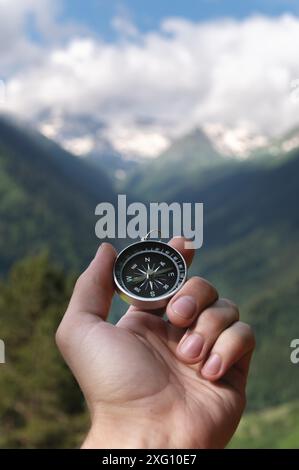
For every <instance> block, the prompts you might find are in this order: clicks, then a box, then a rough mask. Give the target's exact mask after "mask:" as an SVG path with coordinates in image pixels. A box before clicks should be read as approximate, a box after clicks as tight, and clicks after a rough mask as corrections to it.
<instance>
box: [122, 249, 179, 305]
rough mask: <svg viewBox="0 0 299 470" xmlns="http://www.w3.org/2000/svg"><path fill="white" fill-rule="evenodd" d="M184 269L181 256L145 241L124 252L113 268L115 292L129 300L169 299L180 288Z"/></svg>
mask: <svg viewBox="0 0 299 470" xmlns="http://www.w3.org/2000/svg"><path fill="white" fill-rule="evenodd" d="M186 276H187V268H186V263H185V260H184V259H183V257H182V255H181V254H180V253H179V252H178V251H177V250H175V249H174V248H172V247H171V246H169V245H167V244H166V243H163V242H158V241H150V240H145V241H142V242H138V243H134V244H133V245H130V246H129V247H127V248H125V249H124V250H123V251H122V252H121V253H120V255H119V256H118V258H117V260H116V263H115V267H114V280H115V283H116V285H117V287H118V289H119V290H121V291H122V292H124V293H125V294H126V295H127V296H129V297H131V298H133V299H140V300H146V301H155V300H160V299H166V298H168V297H172V295H174V294H175V293H176V292H177V291H178V290H179V289H180V288H181V286H182V285H183V283H184V282H185V280H186Z"/></svg>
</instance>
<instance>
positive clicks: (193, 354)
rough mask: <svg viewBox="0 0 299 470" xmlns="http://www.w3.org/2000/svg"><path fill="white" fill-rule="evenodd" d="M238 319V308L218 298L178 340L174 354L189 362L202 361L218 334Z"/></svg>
mask: <svg viewBox="0 0 299 470" xmlns="http://www.w3.org/2000/svg"><path fill="white" fill-rule="evenodd" d="M238 320H239V310H238V308H237V307H236V305H234V304H233V303H232V302H230V301H229V300H227V299H219V300H217V301H216V302H215V303H213V305H211V306H210V307H208V308H206V309H205V310H203V312H202V313H201V314H200V315H199V317H198V318H197V320H196V321H195V322H194V324H193V325H192V326H191V328H189V329H188V330H187V331H186V333H185V334H184V336H183V338H182V339H181V340H180V342H179V344H178V346H177V349H176V354H177V356H178V357H179V359H182V360H183V361H184V362H187V363H189V364H195V363H196V362H200V361H203V360H204V359H205V357H207V354H208V353H209V352H210V350H211V348H212V347H213V345H214V343H215V341H216V340H217V338H218V336H219V335H220V334H221V333H222V331H224V330H225V329H226V328H228V327H229V326H230V325H232V324H233V323H235V322H236V321H238Z"/></svg>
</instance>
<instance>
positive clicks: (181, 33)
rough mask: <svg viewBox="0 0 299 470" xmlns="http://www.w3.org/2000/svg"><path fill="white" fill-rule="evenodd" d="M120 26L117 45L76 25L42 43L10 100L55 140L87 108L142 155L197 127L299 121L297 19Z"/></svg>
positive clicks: (280, 127)
mask: <svg viewBox="0 0 299 470" xmlns="http://www.w3.org/2000/svg"><path fill="white" fill-rule="evenodd" d="M3 1H4V0H0V5H1V4H2V3H3ZM6 1H7V2H8V0H6ZM24 1H25V0H24ZM27 1H28V4H30V5H31V4H36V2H34V0H32V1H31V2H30V1H29V0H26V1H25V3H26V2H27ZM44 1H46V0H44ZM8 3H9V2H8ZM13 3H18V2H13ZM49 8H51V7H49ZM18 21H20V20H18ZM116 26H118V27H119V28H120V29H122V32H125V33H126V34H125V36H126V37H125V38H124V37H123V36H122V39H121V40H119V41H118V42H116V43H107V42H104V41H103V40H100V39H98V38H95V37H94V36H91V35H90V36H89V37H87V36H86V35H85V36H84V37H83V36H82V34H81V33H79V32H78V34H77V35H76V34H74V32H72V34H71V35H70V38H69V41H68V43H67V44H66V45H60V46H59V47H58V46H57V44H53V45H52V46H51V47H48V49H47V51H46V52H47V53H45V51H43V50H39V60H38V61H36V60H29V61H28V64H27V65H26V66H23V67H22V68H21V69H19V70H17V71H14V72H13V73H12V74H11V76H10V77H9V80H8V81H7V95H8V100H7V107H8V108H9V109H10V110H11V111H13V112H16V113H18V114H20V115H21V116H24V117H28V110H30V118H31V119H32V120H33V121H38V122H39V124H40V125H44V126H48V129H52V135H53V136H54V137H55V136H56V138H57V139H58V140H59V139H60V140H64V138H65V137H64V124H63V123H64V122H66V120H67V121H68V124H67V125H68V133H69V129H70V126H71V123H72V121H73V122H74V123H75V122H77V120H78V119H80V122H83V121H82V116H90V117H92V122H93V126H95V127H97V126H96V124H95V123H98V129H97V130H96V131H95V132H94V137H95V138H97V139H100V138H101V136H104V137H105V138H108V139H109V141H110V142H111V143H112V144H113V145H114V147H115V148H117V149H118V150H121V151H123V152H125V153H127V154H129V153H130V152H131V153H135V154H138V153H139V154H140V155H145V156H152V155H154V154H156V153H158V152H159V151H161V150H163V149H164V148H165V147H166V146H167V144H168V142H169V139H171V138H173V137H175V136H177V135H179V134H181V133H183V132H185V131H188V130H189V129H191V128H192V127H194V126H197V125H201V126H204V125H207V124H208V125H209V124H217V123H220V124H221V125H222V126H225V127H229V128H236V129H237V130H238V132H239V135H240V136H241V140H242V139H243V141H245V137H244V135H245V134H246V132H247V134H248V135H249V134H250V135H251V134H258V135H261V134H262V135H269V136H271V135H276V134H279V133H281V132H284V131H285V130H287V129H288V128H290V127H292V126H293V125H295V124H298V122H299V112H298V111H299V108H298V106H299V105H298V102H294V100H291V99H290V92H291V90H290V84H291V83H292V81H293V80H296V79H297V78H299V60H298V44H299V18H296V17H294V16H291V15H284V16H281V17H278V18H266V17H260V16H255V17H251V18H248V19H246V20H243V21H234V20H230V19H226V20H219V21H213V22H207V23H198V24H196V23H192V22H190V21H187V20H182V19H168V20H166V21H164V22H163V24H162V25H161V28H160V30H159V31H156V32H151V33H147V34H141V33H140V32H139V33H138V32H137V30H136V28H135V27H134V26H133V25H132V24H131V23H126V21H123V22H120V21H119V19H118V20H117V21H116ZM128 27H129V30H128ZM1 28H2V18H1V19H0V29H1ZM124 29H125V31H124ZM14 31H15V30H14ZM14 43H15V45H16V46H15V47H16V49H18V47H20V46H18V44H19V43H18V40H17V37H16V38H15V39H14ZM31 46H32V45H31ZM28 47H29V46H28ZM39 48H41V46H39ZM33 55H34V54H33ZM12 56H13V57H16V60H18V59H17V57H18V54H17V53H15V55H14V54H12ZM29 56H30V54H29ZM1 61H2V59H0V68H1V63H2V62H1ZM57 115H58V116H60V121H62V124H61V122H60V125H59V126H58V127H57V126H56V128H55V126H54V127H53V123H52V121H53V120H54V121H55V120H57ZM41 116H42V117H41ZM66 116H67V118H66ZM41 119H42V120H43V121H42V123H40V120H41ZM93 128H94V127H93ZM53 129H56V131H55V132H54V131H53ZM240 129H241V130H240ZM242 129H245V130H244V131H242ZM244 133H245V134H244ZM247 134H246V135H247ZM86 135H90V130H89V129H86ZM73 137H75V136H73ZM230 139H231V141H232V142H233V143H234V137H232V136H231V137H230ZM68 140H69V137H68ZM234 145H235V143H234Z"/></svg>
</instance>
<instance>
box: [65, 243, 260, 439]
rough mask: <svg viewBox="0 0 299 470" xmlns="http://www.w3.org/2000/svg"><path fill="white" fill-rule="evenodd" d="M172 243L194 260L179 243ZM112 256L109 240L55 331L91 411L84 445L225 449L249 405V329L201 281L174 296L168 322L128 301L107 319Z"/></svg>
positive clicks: (251, 345) (111, 289) (251, 344)
mask: <svg viewBox="0 0 299 470" xmlns="http://www.w3.org/2000/svg"><path fill="white" fill-rule="evenodd" d="M170 244H171V245H172V246H174V247H175V248H176V249H177V250H179V251H180V252H181V253H182V255H183V256H184V257H185V259H186V262H187V264H188V265H190V263H191V261H192V257H193V254H194V253H193V251H192V250H185V249H184V239H182V238H175V239H173V240H172V241H171V242H170ZM115 257H116V252H115V250H114V248H113V247H112V246H111V245H110V244H107V243H103V244H102V245H101V246H100V248H99V250H98V252H97V254H96V256H95V258H94V259H93V261H92V262H91V264H90V265H89V267H88V268H87V269H86V271H85V272H84V273H83V274H82V275H81V276H80V277H79V279H78V281H77V283H76V286H75V289H74V292H73V295H72V298H71V300H70V303H69V306H68V309H67V311H66V313H65V316H64V318H63V320H62V322H61V324H60V326H59V328H58V330H57V333H56V341H57V344H58V347H59V348H60V351H61V353H62V355H63V356H64V358H65V360H66V362H67V364H68V365H69V367H70V368H71V370H72V372H73V374H74V376H75V377H76V379H77V381H78V383H79V385H80V387H81V389H82V392H83V393H84V396H85V399H86V401H87V404H88V407H89V410H90V413H91V429H90V432H89V434H88V436H87V438H86V440H85V442H84V444H83V447H84V448H222V447H225V445H226V444H227V443H228V441H229V440H230V439H231V437H232V435H233V433H234V432H235V430H236V427H237V425H238V423H239V420H240V418H241V415H242V412H243V410H244V407H245V387H246V379H247V374H248V369H249V364H250V359H251V355H252V352H253V349H254V344H255V342H254V336H253V333H252V331H251V329H250V327H249V326H248V325H247V324H245V323H242V322H240V321H239V313H238V309H237V307H236V306H235V305H234V304H232V303H231V302H230V301H228V300H225V299H218V294H217V292H216V290H215V288H214V287H213V286H212V285H211V284H209V283H208V282H207V281H205V280H204V279H201V278H199V277H193V278H191V279H189V280H188V281H187V282H186V283H185V285H184V286H183V287H182V289H181V290H180V291H179V292H178V293H177V294H176V295H175V296H174V297H173V298H172V299H171V300H170V302H169V304H168V305H167V308H166V314H167V317H168V322H167V321H165V320H164V319H162V318H161V317H160V316H158V315H155V314H153V313H148V312H145V311H140V310H138V309H136V308H135V307H130V308H129V309H128V311H127V312H126V314H125V315H124V316H123V317H122V318H121V319H120V321H119V322H118V323H117V325H112V324H110V323H107V322H106V321H105V320H106V319H107V317H108V313H109V309H110V305H111V300H112V297H113V293H114V286H113V279H112V270H113V264H114V260H115Z"/></svg>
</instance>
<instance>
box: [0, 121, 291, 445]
mask: <svg viewBox="0 0 299 470" xmlns="http://www.w3.org/2000/svg"><path fill="white" fill-rule="evenodd" d="M189 137H190V136H189ZM201 137H202V135H201V133H199V134H192V135H191V138H190V139H189V138H187V139H186V140H185V141H181V142H179V143H178V146H175V145H174V147H173V148H172V149H171V151H169V152H168V153H167V154H166V155H164V156H163V155H162V156H161V157H160V159H159V160H156V161H155V162H151V171H152V172H150V171H149V167H148V166H143V167H140V168H139V169H138V171H137V173H135V176H134V177H132V178H133V180H130V181H129V183H128V185H127V186H126V188H124V190H125V192H127V194H128V198H129V199H135V200H147V201H150V200H155V201H163V200H166V201H167V200H168V201H169V202H171V201H178V202H188V201H194V202H204V245H203V248H202V249H200V250H199V251H198V252H197V255H196V258H195V262H194V265H193V268H192V272H193V273H196V274H199V275H202V276H206V277H207V278H208V279H209V280H211V281H212V282H214V283H215V285H216V287H217V288H218V290H219V292H220V295H222V296H226V297H231V298H232V299H233V300H234V301H236V302H238V303H239V305H240V307H241V316H242V318H243V319H244V320H247V321H249V322H250V323H251V324H253V326H254V328H255V331H256V335H257V350H256V353H255V356H254V361H253V367H252V371H251V377H250V380H249V386H248V388H249V401H248V409H249V410H250V414H249V415H248V417H246V418H245V420H244V427H242V426H243V425H242V426H241V428H240V431H239V432H238V434H237V436H236V438H235V441H234V443H233V444H232V445H233V446H235V447H237V446H245V447H247V446H248V447H250V446H253V447H255V446H260V447H262V446H263V445H266V446H272V447H283V446H284V445H286V446H287V445H288V446H295V445H296V439H297V434H296V433H297V432H298V430H297V427H296V425H295V424H294V418H293V416H295V415H296V416H297V414H298V413H297V412H298V409H297V408H298V406H297V405H296V403H295V402H294V400H296V399H297V397H298V389H299V375H298V366H296V365H293V364H291V362H290V359H289V356H290V341H291V340H292V339H293V338H296V337H299V316H298V292H299V258H298V249H299V236H298V235H299V233H298V232H299V212H298V208H297V205H298V199H299V198H298V196H299V188H298V178H299V150H294V151H292V152H289V153H288V154H281V155H279V156H277V155H276V156H273V154H272V153H271V152H269V155H267V152H264V153H263V155H262V156H258V155H256V156H255V158H254V159H253V160H252V161H248V162H235V161H231V160H225V162H224V161H223V157H221V156H219V155H218V154H217V152H215V151H214V149H213V148H211V146H210V144H209V143H208V142H207V141H205V140H204V139H203V141H201V143H200V145H199V147H198V145H197V144H198V139H199V140H201ZM188 139H189V140H188ZM163 159H164V160H163ZM134 178H137V179H136V184H133V183H134ZM114 198H115V191H114V189H113V187H112V185H111V183H110V180H108V179H107V177H106V176H105V174H104V173H103V171H101V170H100V169H96V168H91V167H90V166H89V165H86V164H85V162H84V161H81V160H79V159H77V158H75V157H72V156H71V155H69V154H67V153H66V152H65V151H63V150H61V149H60V148H59V147H58V146H57V145H55V144H53V143H52V142H50V141H49V140H47V139H45V138H43V137H41V136H40V135H38V134H36V133H34V132H33V131H28V130H27V129H26V130H24V129H23V128H21V127H18V126H16V125H15V124H12V123H11V122H9V121H8V120H7V119H4V118H1V119H0V272H1V276H2V278H3V280H2V281H1V283H0V337H1V338H4V339H5V341H6V343H7V361H8V363H7V366H4V368H2V367H1V375H0V415H1V419H2V421H1V431H2V429H4V433H2V432H1V437H0V446H2V447H3V446H4V447H7V446H9V447H12V446H15V447H55V446H60V447H65V446H73V445H77V444H78V443H79V442H80V439H81V436H82V433H83V432H84V430H85V429H86V425H87V422H86V415H85V412H84V409H83V405H82V397H81V395H80V393H79V392H78V389H77V386H76V385H75V384H74V382H73V380H72V378H71V375H70V373H69V372H68V371H67V369H66V367H65V366H64V365H63V363H62V361H61V360H60V359H59V356H58V354H57V352H56V348H55V345H54V342H53V332H54V331H55V328H56V326H57V324H58V322H59V319H60V317H61V315H62V313H63V311H64V309H65V306H66V303H67V301H68V298H69V295H70V292H71V288H72V279H73V278H70V277H69V276H68V275H66V274H65V272H66V270H64V272H63V271H61V270H60V269H58V268H57V267H55V266H53V264H52V262H53V260H55V261H56V262H58V264H60V265H61V266H63V267H64V269H65V268H67V270H70V269H71V270H72V271H73V270H76V271H79V270H80V269H81V268H82V267H83V266H84V265H85V264H86V262H87V261H88V260H89V259H90V257H91V256H92V255H93V253H94V251H95V248H96V245H97V244H98V243H99V241H98V240H97V239H96V237H95V235H94V225H95V216H94V209H95V206H96V204H97V203H99V202H101V200H105V201H110V200H111V201H113V200H114ZM151 198H152V199H151ZM44 249H45V250H48V252H49V254H50V258H51V260H52V261H51V262H50V261H49V260H48V259H47V256H46V255H40V256H37V257H36V256H34V257H33V255H35V254H37V253H40V252H41V251H43V250H44ZM24 255H27V258H26V260H25V261H21V262H20V263H18V262H17V261H18V260H19V259H21V258H23V257H24ZM16 262H17V263H16ZM11 267H12V272H11V274H10V275H9V276H8V277H7V272H8V271H9V269H10V268H11ZM123 310H124V306H123V305H122V304H121V302H120V301H119V299H117V298H116V301H115V302H114V310H113V318H116V317H117V316H119V315H120V313H121V312H122V311H123ZM33 351H34V353H32V352H33ZM269 407H270V411H269V412H268V411H264V410H268V409H269ZM272 407H273V408H272ZM274 407H275V408H274ZM272 418H273V419H272ZM280 419H281V421H280ZM279 423H281V425H280V429H281V433H279V430H278V427H279ZM276 424H277V426H278V427H277V429H274V425H276ZM69 428H72V429H73V433H72V435H70V434H69V433H66V430H67V429H69ZM276 430H277V432H276ZM266 436H267V437H266Z"/></svg>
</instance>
